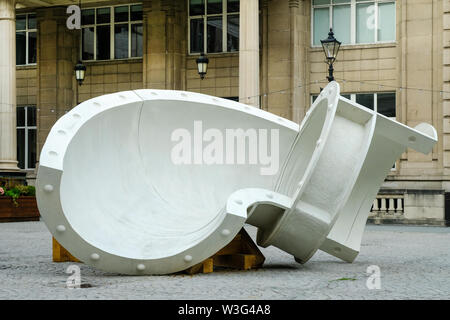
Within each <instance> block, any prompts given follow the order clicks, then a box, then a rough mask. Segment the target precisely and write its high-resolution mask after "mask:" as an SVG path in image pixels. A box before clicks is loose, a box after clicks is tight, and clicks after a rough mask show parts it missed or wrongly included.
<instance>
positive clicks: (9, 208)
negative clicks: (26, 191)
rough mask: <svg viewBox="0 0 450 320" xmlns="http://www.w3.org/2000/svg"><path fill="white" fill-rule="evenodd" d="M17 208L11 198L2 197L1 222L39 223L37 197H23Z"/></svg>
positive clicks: (18, 200)
mask: <svg viewBox="0 0 450 320" xmlns="http://www.w3.org/2000/svg"><path fill="white" fill-rule="evenodd" d="M17 203H18V204H19V206H17V207H16V206H15V205H14V203H13V201H12V198H11V197H5V196H2V197H0V222H18V221H38V220H39V217H40V214H39V210H38V208H37V203H36V197H33V196H21V197H19V199H17Z"/></svg>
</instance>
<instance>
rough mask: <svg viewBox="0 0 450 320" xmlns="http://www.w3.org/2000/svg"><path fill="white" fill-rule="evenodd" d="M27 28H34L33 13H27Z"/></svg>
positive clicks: (34, 17) (34, 19)
mask: <svg viewBox="0 0 450 320" xmlns="http://www.w3.org/2000/svg"><path fill="white" fill-rule="evenodd" d="M28 29H36V15H35V14H29V15H28Z"/></svg>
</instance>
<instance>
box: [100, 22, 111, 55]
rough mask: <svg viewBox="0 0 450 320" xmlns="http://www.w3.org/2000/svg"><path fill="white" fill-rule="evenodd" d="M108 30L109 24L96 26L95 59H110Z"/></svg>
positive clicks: (109, 29) (109, 30)
mask: <svg viewBox="0 0 450 320" xmlns="http://www.w3.org/2000/svg"><path fill="white" fill-rule="evenodd" d="M110 32H111V28H110V27H109V26H97V60H108V59H111V47H110V42H111V38H110Z"/></svg>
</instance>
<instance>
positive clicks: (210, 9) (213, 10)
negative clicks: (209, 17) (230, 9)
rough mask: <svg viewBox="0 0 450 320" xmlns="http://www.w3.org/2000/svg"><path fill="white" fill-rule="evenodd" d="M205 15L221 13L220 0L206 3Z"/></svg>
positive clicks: (211, 0)
mask: <svg viewBox="0 0 450 320" xmlns="http://www.w3.org/2000/svg"><path fill="white" fill-rule="evenodd" d="M206 12H207V14H218V13H222V0H208V2H207V3H206Z"/></svg>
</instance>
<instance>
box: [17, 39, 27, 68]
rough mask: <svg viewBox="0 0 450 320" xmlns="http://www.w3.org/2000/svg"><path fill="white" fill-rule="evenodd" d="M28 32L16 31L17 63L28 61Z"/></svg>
mask: <svg viewBox="0 0 450 320" xmlns="http://www.w3.org/2000/svg"><path fill="white" fill-rule="evenodd" d="M26 36H27V33H26V32H25V31H23V32H16V65H21V64H26V63H27V60H26V59H27V39H26Z"/></svg>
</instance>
